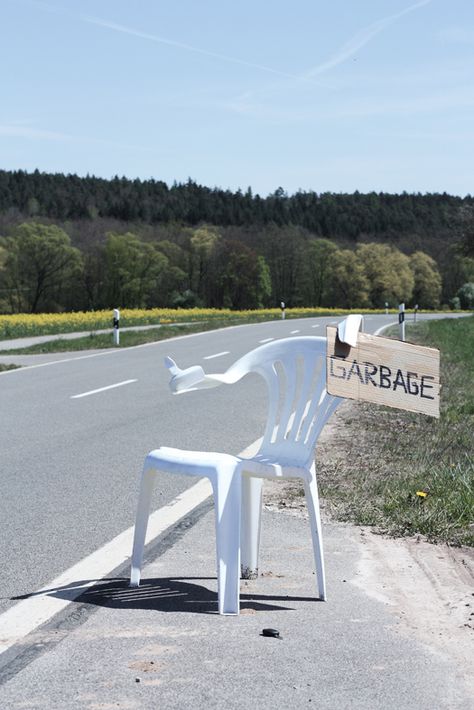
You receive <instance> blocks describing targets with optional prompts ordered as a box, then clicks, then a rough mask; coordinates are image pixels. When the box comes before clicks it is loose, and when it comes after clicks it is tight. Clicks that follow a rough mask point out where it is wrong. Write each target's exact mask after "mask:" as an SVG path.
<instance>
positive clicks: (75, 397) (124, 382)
mask: <svg viewBox="0 0 474 710" xmlns="http://www.w3.org/2000/svg"><path fill="white" fill-rule="evenodd" d="M132 382H138V380H124V381H123V382H117V384H115V385H107V387H99V389H97V390H90V392H82V394H73V395H72V396H71V399H80V398H81V397H88V396H89V395H90V394H97V393H98V392H105V391H106V390H113V389H115V388H116V387H123V386H124V385H130V384H131V383H132Z"/></svg>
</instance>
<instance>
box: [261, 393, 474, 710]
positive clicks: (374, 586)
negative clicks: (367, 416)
mask: <svg viewBox="0 0 474 710" xmlns="http://www.w3.org/2000/svg"><path fill="white" fill-rule="evenodd" d="M350 407H351V404H348V403H346V404H345V405H344V407H342V408H341V410H343V411H338V412H336V414H335V415H334V417H333V418H332V420H331V422H330V423H329V425H328V426H326V428H325V430H324V431H323V436H322V437H321V439H320V444H319V445H318V456H319V457H320V459H324V457H325V456H329V455H330V456H334V455H336V456H337V455H339V456H340V455H342V451H341V448H342V447H343V446H347V444H348V437H349V432H348V430H347V427H345V426H344V422H345V421H346V420H347V417H348V415H349V416H350V411H349V410H350ZM338 449H339V451H338ZM264 505H265V506H266V507H267V508H268V509H270V510H277V511H280V512H282V513H283V514H286V515H297V516H303V517H306V503H305V499H304V495H302V486H301V484H299V483H298V482H293V481H281V482H279V481H278V482H274V481H265V483H264ZM321 510H322V516H323V522H324V519H325V518H326V520H327V519H328V517H329V514H328V513H327V511H326V509H325V504H324V500H322V501H321ZM342 525H347V524H346V523H342ZM353 528H354V540H355V541H356V543H357V546H358V548H359V562H358V565H357V572H356V575H355V577H354V578H353V579H352V580H351V582H352V583H353V584H355V585H356V586H358V587H360V588H361V589H363V590H364V591H365V592H366V593H367V594H369V595H370V596H373V597H374V598H376V599H377V600H379V601H382V602H383V603H385V604H386V605H387V608H388V609H389V611H390V612H391V613H392V614H394V615H395V617H396V618H397V620H399V622H400V626H401V628H402V629H403V630H404V631H405V632H406V633H407V634H409V635H411V636H416V637H417V638H418V639H419V641H421V642H422V643H423V644H425V645H426V646H427V647H428V648H429V649H430V651H431V652H433V653H436V654H441V655H443V656H448V657H449V658H450V659H451V660H452V659H455V660H456V662H457V665H458V668H459V674H460V676H461V677H462V678H463V680H464V682H465V683H466V685H467V687H469V688H470V689H472V694H473V697H474V674H473V673H472V668H473V666H474V550H473V549H472V548H466V547H450V546H448V545H446V544H442V545H441V544H440V545H434V544H431V543H428V542H426V541H424V540H422V539H421V538H420V537H416V538H413V537H411V538H399V539H393V538H389V537H387V536H384V535H380V534H375V533H373V532H372V531H371V529H370V528H367V527H365V528H364V527H358V526H353Z"/></svg>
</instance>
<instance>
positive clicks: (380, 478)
mask: <svg viewBox="0 0 474 710" xmlns="http://www.w3.org/2000/svg"><path fill="white" fill-rule="evenodd" d="M407 339H408V340H410V341H411V342H418V343H423V344H426V345H430V346H434V347H437V348H439V349H440V351H441V382H442V391H441V417H440V419H439V420H436V419H432V418H431V417H426V416H424V415H422V414H413V413H410V412H404V411H402V410H396V409H389V408H387V407H377V406H376V405H372V404H367V403H362V402H356V403H351V404H350V405H349V406H347V405H345V407H344V409H343V410H341V418H342V420H343V422H344V426H341V427H338V428H336V431H335V435H334V439H333V440H331V441H328V443H327V445H325V446H323V447H322V457H321V461H320V475H319V481H320V488H321V495H322V497H323V498H324V499H325V501H326V503H327V507H328V508H329V511H330V512H331V514H332V515H333V517H335V518H336V519H339V520H346V521H351V522H356V523H358V524H363V525H370V526H375V527H376V528H377V529H378V530H379V531H381V532H386V533H389V534H391V535H396V536H400V535H414V534H418V535H421V536H423V537H425V538H426V539H428V540H430V541H433V542H438V541H443V542H447V543H450V544H453V545H469V546H474V437H473V431H474V317H471V318H462V319H459V320H457V319H456V320H454V319H446V320H441V321H424V322H422V323H420V324H419V325H417V326H411V327H409V328H408V329H407ZM331 448H332V449H333V452H331ZM419 493H421V494H423V493H425V494H426V495H425V496H423V495H419Z"/></svg>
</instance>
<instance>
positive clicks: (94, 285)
mask: <svg viewBox="0 0 474 710" xmlns="http://www.w3.org/2000/svg"><path fill="white" fill-rule="evenodd" d="M473 225H474V198H472V197H471V196H467V197H464V198H461V197H456V196H450V195H447V194H424V195H422V194H416V195H415V194H407V193H403V194H400V195H392V194H387V193H369V194H362V193H358V192H356V193H353V194H339V193H338V194H335V193H323V194H318V193H315V192H298V193H296V194H294V195H287V194H286V193H285V192H284V190H283V189H282V188H279V189H278V190H276V191H275V192H274V193H272V194H270V195H268V196H267V197H264V198H262V197H260V196H259V195H254V194H253V193H252V191H251V189H250V188H249V189H247V191H246V192H242V191H237V192H231V191H229V190H221V189H218V188H208V187H203V186H200V185H197V184H196V183H195V182H193V181H192V180H188V181H187V182H186V183H184V184H176V183H175V184H174V185H172V186H171V187H168V186H167V185H166V184H165V183H164V182H160V181H155V180H145V181H140V180H129V179H127V178H119V177H115V178H113V179H112V180H104V179H100V178H96V177H90V176H87V177H84V178H81V177H78V176H76V175H61V174H54V175H53V174H47V173H40V172H39V171H35V172H34V173H26V172H23V171H15V172H8V171H0V313H18V312H33V313H34V312H58V311H64V310H92V309H99V308H108V307H116V306H121V307H160V306H161V307H168V306H169V307H193V306H206V307H215V308H221V307H225V308H234V309H242V308H244V309H246V308H259V307H263V306H277V305H279V303H280V301H284V302H285V303H286V304H287V305H288V306H295V307H296V306H325V307H329V306H335V307H342V308H357V307H360V308H362V307H377V308H379V307H384V306H385V303H388V304H389V305H390V306H392V307H394V306H396V305H397V304H398V303H399V302H401V301H405V302H406V303H407V305H414V304H418V305H419V307H420V308H437V307H439V306H446V307H451V308H459V307H463V308H472V307H474V249H473V236H472V235H473V233H474V228H473Z"/></svg>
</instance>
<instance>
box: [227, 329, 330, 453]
mask: <svg viewBox="0 0 474 710" xmlns="http://www.w3.org/2000/svg"><path fill="white" fill-rule="evenodd" d="M238 367H239V368H243V369H245V371H246V372H257V373H259V374H260V375H262V376H263V377H264V379H265V381H266V383H267V387H268V396H269V405H268V418H267V425H266V429H265V434H264V437H263V440H262V444H261V446H260V451H259V456H260V457H264V458H269V459H270V458H271V459H277V460H280V461H281V462H282V463H285V462H289V463H292V464H293V465H301V466H307V465H309V463H310V462H311V461H312V459H313V456H314V448H315V444H316V440H317V438H318V436H319V434H320V433H321V430H322V428H323V426H324V424H325V423H326V422H327V420H328V419H329V417H330V416H331V414H332V413H333V411H334V410H335V409H336V407H337V405H338V404H339V403H340V401H341V400H340V399H339V398H337V397H333V396H331V395H329V394H328V393H327V392H326V339H325V338H318V337H299V338H286V339H283V340H277V341H273V342H272V343H267V344H265V345H262V346H261V347H259V348H256V349H255V350H253V351H252V352H251V353H248V354H247V355H245V356H244V357H243V358H241V360H240V361H239V362H238Z"/></svg>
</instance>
